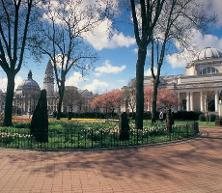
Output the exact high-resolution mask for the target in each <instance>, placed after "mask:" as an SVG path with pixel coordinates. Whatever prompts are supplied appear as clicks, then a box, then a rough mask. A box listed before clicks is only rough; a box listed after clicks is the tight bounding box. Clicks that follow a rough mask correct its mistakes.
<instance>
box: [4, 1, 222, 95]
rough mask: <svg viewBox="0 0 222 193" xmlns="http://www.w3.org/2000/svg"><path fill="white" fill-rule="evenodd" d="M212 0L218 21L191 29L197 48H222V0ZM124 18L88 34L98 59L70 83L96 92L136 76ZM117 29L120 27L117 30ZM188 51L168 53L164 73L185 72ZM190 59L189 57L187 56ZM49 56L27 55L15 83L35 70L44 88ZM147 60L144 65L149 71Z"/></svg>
mask: <svg viewBox="0 0 222 193" xmlns="http://www.w3.org/2000/svg"><path fill="white" fill-rule="evenodd" d="M208 1H209V2H212V5H211V6H212V7H211V11H212V12H214V13H216V14H217V16H218V20H217V22H216V23H215V24H214V25H213V26H211V27H210V28H208V30H207V31H206V32H204V33H203V32H200V31H198V30H193V31H192V38H191V44H193V45H194V46H195V48H196V49H197V50H200V49H202V48H204V47H207V46H212V47H216V48H218V49H221V50H222V1H221V0H212V1H211V0H208ZM127 22H128V23H127V24H126V23H124V22H123V21H120V22H118V21H117V22H115V25H114V24H113V23H112V21H108V22H106V23H102V24H101V25H100V26H98V28H96V29H95V34H99V35H97V36H90V37H88V39H87V40H88V42H89V43H90V45H91V46H92V47H93V48H94V49H95V50H96V51H97V53H98V60H97V61H96V62H95V63H94V65H93V67H92V69H91V70H90V71H89V72H87V74H86V75H85V76H84V77H81V74H80V73H79V72H75V71H71V72H70V73H69V76H68V78H67V85H73V86H77V87H78V88H79V89H88V90H91V91H93V92H97V93H101V92H105V91H108V90H111V89H114V88H121V87H122V86H124V85H127V84H128V82H129V81H130V80H131V79H132V78H134V77H135V64H136V59H137V54H136V48H137V46H136V43H135V40H134V36H133V28H132V26H131V25H130V24H129V23H130V18H128V21H127ZM106 27H112V37H109V36H108V33H107V30H106V29H105V28H106ZM115 28H117V29H115ZM188 55H189V53H186V52H182V53H180V54H179V55H178V54H177V53H174V54H172V55H167V56H166V58H165V61H164V66H163V68H162V74H164V75H165V74H182V73H183V72H184V67H185V64H186V63H187V62H189V59H190V58H189V57H187V56H188ZM188 58H189V59H188ZM47 62H48V58H43V59H42V60H41V61H40V62H36V61H34V60H33V59H32V57H30V56H28V57H26V58H25V60H24V65H23V66H22V69H21V71H20V72H19V73H18V74H17V77H16V86H17V85H18V84H20V83H22V81H23V80H24V79H26V78H27V74H28V71H29V70H30V69H31V70H32V72H33V79H34V80H36V81H37V82H38V83H39V85H40V86H41V87H42V83H43V77H44V71H45V67H46V64H47ZM148 69H149V65H148V61H147V64H146V67H145V71H146V74H149V73H148ZM0 82H1V84H0V89H3V90H5V89H6V76H5V74H4V72H3V70H1V69H0Z"/></svg>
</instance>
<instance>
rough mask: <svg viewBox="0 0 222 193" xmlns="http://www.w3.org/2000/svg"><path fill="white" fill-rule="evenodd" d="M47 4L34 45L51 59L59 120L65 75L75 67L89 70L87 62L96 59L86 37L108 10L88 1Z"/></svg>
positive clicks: (69, 0) (52, 1)
mask: <svg viewBox="0 0 222 193" xmlns="http://www.w3.org/2000/svg"><path fill="white" fill-rule="evenodd" d="M44 6H45V7H46V13H45V17H44V19H45V21H44V22H45V23H44V24H42V27H41V29H42V30H40V33H39V34H40V36H36V39H35V41H33V46H34V47H35V48H37V49H36V51H38V52H40V53H41V54H45V55H47V56H48V57H49V58H50V60H51V61H52V64H53V67H54V72H55V78H56V83H57V86H58V93H59V102H58V106H57V119H60V114H61V107H62V102H63V97H64V91H65V82H66V77H67V75H68V73H69V72H70V70H72V69H76V70H81V71H82V72H84V71H86V70H87V69H88V68H89V65H88V64H91V63H93V61H94V60H95V59H96V54H95V53H94V51H93V50H92V49H91V48H90V46H89V45H88V44H87V43H86V40H85V39H84V36H85V35H86V34H87V32H89V31H91V30H92V29H93V28H95V27H96V25H97V24H98V22H100V21H101V20H102V19H103V18H104V17H105V12H106V9H101V10H100V8H101V7H100V6H99V5H97V6H95V4H92V5H91V4H90V3H87V1H86V0H76V1H72V0H67V1H64V0H48V1H47V2H46V3H45V4H44ZM97 8H98V9H97Z"/></svg>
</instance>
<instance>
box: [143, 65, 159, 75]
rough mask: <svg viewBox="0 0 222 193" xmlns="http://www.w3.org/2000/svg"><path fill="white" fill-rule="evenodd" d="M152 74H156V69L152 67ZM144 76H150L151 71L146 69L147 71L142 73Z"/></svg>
mask: <svg viewBox="0 0 222 193" xmlns="http://www.w3.org/2000/svg"><path fill="white" fill-rule="evenodd" d="M154 74H157V68H156V67H154ZM144 76H151V69H150V68H148V69H147V70H145V71H144Z"/></svg>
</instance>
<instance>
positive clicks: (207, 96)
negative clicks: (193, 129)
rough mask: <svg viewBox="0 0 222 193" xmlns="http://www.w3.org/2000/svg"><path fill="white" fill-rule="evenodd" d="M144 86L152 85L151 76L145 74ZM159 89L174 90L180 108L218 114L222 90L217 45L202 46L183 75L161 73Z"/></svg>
mask: <svg viewBox="0 0 222 193" xmlns="http://www.w3.org/2000/svg"><path fill="white" fill-rule="evenodd" d="M144 86H152V77H150V76H147V77H145V79H144ZM159 88H167V89H170V90H174V91H175V92H176V93H177V97H178V107H177V108H178V110H180V111H200V112H203V113H207V112H213V113H216V114H217V113H218V111H219V108H218V103H219V93H220V92H221V91H222V52H221V51H220V50H218V49H216V48H211V47H207V48H204V49H203V50H201V51H200V52H199V53H197V54H196V57H195V59H194V60H193V61H192V62H190V63H189V64H187V66H186V68H185V73H184V74H183V75H168V76H161V78H160V84H159Z"/></svg>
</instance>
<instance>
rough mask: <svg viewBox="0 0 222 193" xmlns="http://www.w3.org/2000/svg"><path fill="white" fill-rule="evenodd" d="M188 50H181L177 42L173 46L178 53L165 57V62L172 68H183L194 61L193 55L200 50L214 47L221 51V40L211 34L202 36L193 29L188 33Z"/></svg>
mask: <svg viewBox="0 0 222 193" xmlns="http://www.w3.org/2000/svg"><path fill="white" fill-rule="evenodd" d="M188 41H189V45H190V47H189V48H188V49H184V50H183V49H182V48H181V45H180V44H179V43H178V42H175V46H176V47H177V49H178V50H181V52H180V53H173V54H171V55H170V54H169V55H167V56H166V59H167V61H168V62H169V64H170V65H171V66H172V68H178V67H179V68H180V67H185V66H186V64H187V63H189V62H191V61H192V60H193V59H195V55H196V54H197V53H198V51H200V50H201V49H203V48H205V47H215V48H217V49H220V50H222V38H219V37H217V36H215V35H212V34H202V33H201V32H200V31H198V30H196V29H193V30H191V32H190V38H189V40H188Z"/></svg>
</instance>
